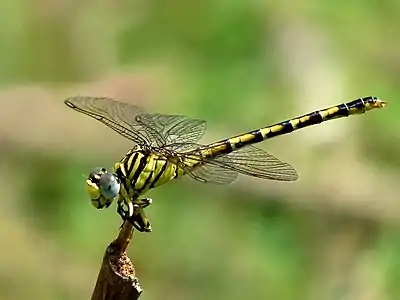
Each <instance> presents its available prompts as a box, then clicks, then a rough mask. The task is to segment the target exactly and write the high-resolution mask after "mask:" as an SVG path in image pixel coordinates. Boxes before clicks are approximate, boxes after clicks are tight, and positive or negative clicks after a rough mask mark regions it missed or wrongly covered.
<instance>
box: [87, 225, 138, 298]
mask: <svg viewBox="0 0 400 300" xmlns="http://www.w3.org/2000/svg"><path fill="white" fill-rule="evenodd" d="M132 234H133V227H132V225H131V223H129V222H125V223H124V225H123V226H122V228H121V230H120V232H119V234H118V237H117V239H116V240H114V241H113V242H112V243H111V244H110V245H109V246H108V247H107V249H106V252H105V254H104V257H103V263H102V265H101V269H100V272H99V276H98V277H97V282H96V286H95V288H94V291H93V294H92V298H91V299H92V300H111V299H112V300H128V299H129V300H134V299H138V298H139V296H140V294H141V293H142V289H141V287H140V285H139V280H138V279H137V277H136V275H135V268H134V267H133V264H132V262H131V260H130V259H129V257H128V255H127V254H126V249H127V248H128V246H129V243H130V241H131V239H132Z"/></svg>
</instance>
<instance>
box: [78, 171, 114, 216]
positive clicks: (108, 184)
mask: <svg viewBox="0 0 400 300" xmlns="http://www.w3.org/2000/svg"><path fill="white" fill-rule="evenodd" d="M86 190H87V193H88V194H89V197H90V200H91V202H92V204H93V206H94V207H96V208H98V209H100V208H103V207H109V206H110V205H111V203H112V202H113V200H114V199H115V197H117V195H118V193H119V190H120V183H119V180H118V178H117V177H116V176H115V175H114V174H112V173H108V172H107V170H106V169H105V168H95V169H94V170H93V171H92V172H90V174H89V176H88V178H87V179H86Z"/></svg>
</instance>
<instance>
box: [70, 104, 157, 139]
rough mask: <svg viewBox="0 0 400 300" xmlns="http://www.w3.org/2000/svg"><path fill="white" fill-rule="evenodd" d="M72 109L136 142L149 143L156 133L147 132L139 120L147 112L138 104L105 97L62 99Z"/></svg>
mask: <svg viewBox="0 0 400 300" xmlns="http://www.w3.org/2000/svg"><path fill="white" fill-rule="evenodd" d="M64 103H65V104H66V105H68V106H69V107H71V108H72V109H74V110H76V111H78V112H80V113H83V114H85V115H88V116H90V117H92V118H94V119H96V120H98V121H100V122H102V123H103V124H105V125H107V126H108V127H110V128H111V129H113V130H114V131H116V132H118V133H119V134H121V135H122V136H124V137H126V138H127V139H130V140H132V141H133V142H135V143H137V144H151V142H152V141H154V140H155V139H156V136H153V135H156V133H153V132H149V130H146V128H145V127H143V125H142V124H141V123H139V122H137V120H138V117H139V116H146V115H147V113H146V111H145V110H144V109H142V108H141V107H139V106H135V105H132V104H128V103H125V102H120V101H116V100H114V99H111V98H105V97H102V98H100V97H85V96H78V97H71V98H68V99H66V100H65V101H64Z"/></svg>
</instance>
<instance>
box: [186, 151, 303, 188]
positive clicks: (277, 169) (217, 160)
mask: <svg viewBox="0 0 400 300" xmlns="http://www.w3.org/2000/svg"><path fill="white" fill-rule="evenodd" d="M192 153H193V156H191V157H190V159H191V161H192V165H193V166H191V167H188V175H189V176H191V177H192V178H194V179H196V180H198V181H201V182H207V183H217V184H226V183H230V182H232V181H233V180H235V179H236V176H235V175H234V174H236V175H237V173H241V174H244V175H248V176H252V177H258V178H263V179H271V180H279V181H295V180H297V178H298V175H297V172H296V170H295V169H294V168H293V167H292V166H291V165H289V164H288V163H285V162H282V161H280V160H279V159H278V158H276V157H274V156H272V155H271V154H268V153H266V152H265V151H264V150H262V149H259V148H257V147H254V146H247V147H245V148H242V149H239V150H237V151H234V152H231V153H229V154H227V155H223V156H218V157H214V158H211V159H207V158H204V157H202V156H201V150H197V151H194V152H192ZM196 161H197V163H196Z"/></svg>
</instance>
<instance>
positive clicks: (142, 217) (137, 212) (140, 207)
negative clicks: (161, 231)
mask: <svg viewBox="0 0 400 300" xmlns="http://www.w3.org/2000/svg"><path fill="white" fill-rule="evenodd" d="M135 202H136V203H132V201H127V200H125V199H124V200H121V201H118V208H117V212H118V214H119V215H120V216H121V218H122V220H124V221H129V222H130V223H131V224H132V225H133V227H135V228H136V230H138V231H140V232H151V231H152V230H151V224H150V222H149V220H148V218H147V216H146V214H145V212H144V208H145V207H147V206H149V205H150V204H151V203H152V199H150V198H145V199H138V200H136V201H135Z"/></svg>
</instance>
